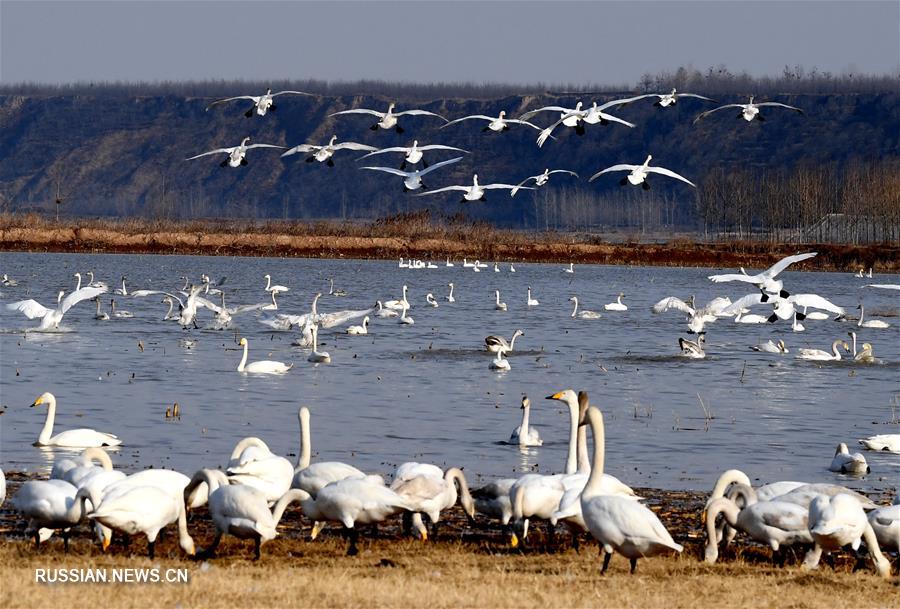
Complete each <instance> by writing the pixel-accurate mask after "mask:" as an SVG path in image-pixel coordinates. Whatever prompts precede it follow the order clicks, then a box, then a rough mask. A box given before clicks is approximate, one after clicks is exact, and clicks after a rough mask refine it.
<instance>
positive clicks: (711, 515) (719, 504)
mask: <svg viewBox="0 0 900 609" xmlns="http://www.w3.org/2000/svg"><path fill="white" fill-rule="evenodd" d="M740 511H741V510H740V508H739V507H738V506H737V504H736V503H734V502H733V501H732V500H730V499H726V498H724V497H719V498H718V499H713V500H712V501H711V502H710V504H709V506H708V507H707V510H706V561H707V562H715V561H716V559H718V557H719V544H718V539H719V532H718V529H717V528H716V518H717V517H718V516H719V514H722V515H723V516H724V517H725V521H726V522H727V523H728V524H729V525H731V526H736V525H737V519H738V514H740Z"/></svg>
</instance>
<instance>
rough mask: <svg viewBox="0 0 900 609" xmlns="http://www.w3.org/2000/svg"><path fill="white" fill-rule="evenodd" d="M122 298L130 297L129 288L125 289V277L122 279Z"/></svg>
mask: <svg viewBox="0 0 900 609" xmlns="http://www.w3.org/2000/svg"><path fill="white" fill-rule="evenodd" d="M122 296H128V288H126V287H125V278H124V277H122Z"/></svg>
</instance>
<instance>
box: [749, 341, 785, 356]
mask: <svg viewBox="0 0 900 609" xmlns="http://www.w3.org/2000/svg"><path fill="white" fill-rule="evenodd" d="M750 348H751V349H753V350H754V351H761V352H763V353H778V354H783V353H790V352H789V351H788V349H787V346H786V345H785V344H784V341H783V340H779V341H778V342H777V343H773V342H772V341H771V339H770V340H767V341H766V342H764V343H760V344H758V345H753V346H752V347H750Z"/></svg>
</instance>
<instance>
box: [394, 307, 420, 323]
mask: <svg viewBox="0 0 900 609" xmlns="http://www.w3.org/2000/svg"><path fill="white" fill-rule="evenodd" d="M407 311H409V305H407V306H404V307H403V309H401V311H400V318H399V319H398V320H397V321H398V322H399V323H400V324H402V325H406V326H411V325H413V324H414V323H416V320H414V319H413V318H412V317H409V316H408V315H407V314H406V312H407Z"/></svg>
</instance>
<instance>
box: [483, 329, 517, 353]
mask: <svg viewBox="0 0 900 609" xmlns="http://www.w3.org/2000/svg"><path fill="white" fill-rule="evenodd" d="M520 336H525V332H523V331H522V330H516V331H515V332H513V335H512V338H511V339H510V340H509V342H506V339H505V338H503V337H502V336H499V335H497V334H491V335H490V336H487V337H485V339H484V345H485V347H487V350H488V351H490V352H491V353H498V352H500V351H503V352H504V353H509V352H510V351H512V350H513V349H514V348H515V346H516V339H517V338H518V337H520Z"/></svg>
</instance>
